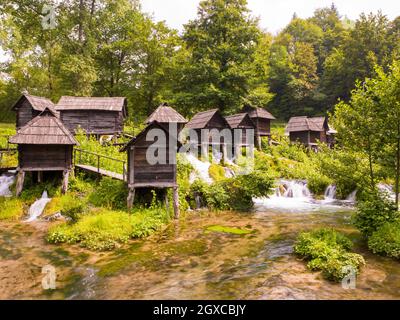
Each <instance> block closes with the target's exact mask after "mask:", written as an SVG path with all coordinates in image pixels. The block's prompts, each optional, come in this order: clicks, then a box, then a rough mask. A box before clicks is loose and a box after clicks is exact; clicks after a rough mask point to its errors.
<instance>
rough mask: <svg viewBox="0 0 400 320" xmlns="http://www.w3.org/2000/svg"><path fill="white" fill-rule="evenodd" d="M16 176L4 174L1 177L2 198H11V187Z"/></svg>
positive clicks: (0, 192)
mask: <svg viewBox="0 0 400 320" xmlns="http://www.w3.org/2000/svg"><path fill="white" fill-rule="evenodd" d="M14 181H15V176H14V175H10V174H3V175H1V176H0V197H11V196H12V193H11V191H10V186H11V185H12V184H13V183H14Z"/></svg>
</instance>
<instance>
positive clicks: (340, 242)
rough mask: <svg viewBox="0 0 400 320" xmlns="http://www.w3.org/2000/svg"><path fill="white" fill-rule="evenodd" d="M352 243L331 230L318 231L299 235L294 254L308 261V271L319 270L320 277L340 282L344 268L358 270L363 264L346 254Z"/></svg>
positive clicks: (350, 254)
mask: <svg viewBox="0 0 400 320" xmlns="http://www.w3.org/2000/svg"><path fill="white" fill-rule="evenodd" d="M351 248H352V242H351V241H350V240H349V239H348V238H346V237H345V236H344V235H342V234H340V233H338V232H336V231H335V230H333V229H318V230H314V231H311V232H304V233H301V234H300V235H299V236H298V238H297V241H296V244H295V246H294V252H295V253H296V254H298V255H300V256H301V257H303V258H304V259H305V260H307V261H309V262H308V264H307V267H308V268H309V269H310V270H321V271H322V275H323V276H324V277H325V278H326V279H328V280H332V281H340V280H341V279H343V277H344V276H345V275H346V274H347V272H346V269H345V267H348V266H351V267H353V268H354V269H355V270H357V271H358V270H359V269H360V267H361V266H362V265H364V264H365V261H364V258H363V257H362V256H361V255H359V254H356V253H351V252H348V251H349V250H350V249H351Z"/></svg>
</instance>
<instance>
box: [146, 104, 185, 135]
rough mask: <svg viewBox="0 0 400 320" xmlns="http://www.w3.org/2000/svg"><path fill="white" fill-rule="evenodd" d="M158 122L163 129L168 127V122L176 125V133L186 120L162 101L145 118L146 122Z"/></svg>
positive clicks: (180, 129)
mask: <svg viewBox="0 0 400 320" xmlns="http://www.w3.org/2000/svg"><path fill="white" fill-rule="evenodd" d="M155 121H156V122H158V123H159V124H160V125H162V126H164V128H165V129H167V130H168V129H169V124H170V123H175V124H176V125H177V131H178V133H179V132H181V131H182V129H183V127H184V126H185V124H186V123H187V122H188V121H187V120H186V119H185V118H184V117H183V116H182V115H181V114H180V113H179V112H178V111H176V110H175V109H173V108H171V107H170V106H168V104H166V103H163V104H162V105H160V106H159V107H158V108H157V109H156V110H155V111H154V112H153V113H152V114H151V115H150V116H149V117H148V118H147V119H146V124H150V123H153V122H155Z"/></svg>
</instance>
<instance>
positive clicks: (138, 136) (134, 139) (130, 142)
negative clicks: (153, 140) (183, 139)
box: [119, 121, 182, 152]
mask: <svg viewBox="0 0 400 320" xmlns="http://www.w3.org/2000/svg"><path fill="white" fill-rule="evenodd" d="M154 127H157V129H161V130H163V131H164V132H165V134H166V135H167V139H168V136H169V132H168V130H167V129H165V128H164V126H162V125H161V124H160V123H159V122H157V121H153V122H151V123H150V124H149V125H148V126H147V127H146V128H144V129H143V130H142V131H141V132H140V133H139V134H138V135H137V136H136V137H133V138H132V139H131V140H130V141H129V142H128V143H127V144H126V145H124V146H123V147H122V148H121V150H119V151H120V152H124V151H126V150H127V149H128V147H129V146H131V145H134V144H135V143H136V141H138V140H139V139H140V138H141V137H142V136H144V135H146V134H147V132H148V131H149V130H150V129H153V128H154ZM181 145H182V144H181V143H180V142H179V140H178V139H177V146H178V148H180V147H181Z"/></svg>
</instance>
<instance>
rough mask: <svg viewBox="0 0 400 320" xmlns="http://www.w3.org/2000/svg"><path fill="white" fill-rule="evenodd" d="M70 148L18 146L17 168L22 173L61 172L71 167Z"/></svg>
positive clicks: (66, 146) (64, 146)
mask: <svg viewBox="0 0 400 320" xmlns="http://www.w3.org/2000/svg"><path fill="white" fill-rule="evenodd" d="M72 148H73V147H72V146H68V145H19V146H18V157H19V167H20V168H21V169H22V170H24V171H59V170H60V171H61V170H66V169H70V168H71V167H72Z"/></svg>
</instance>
